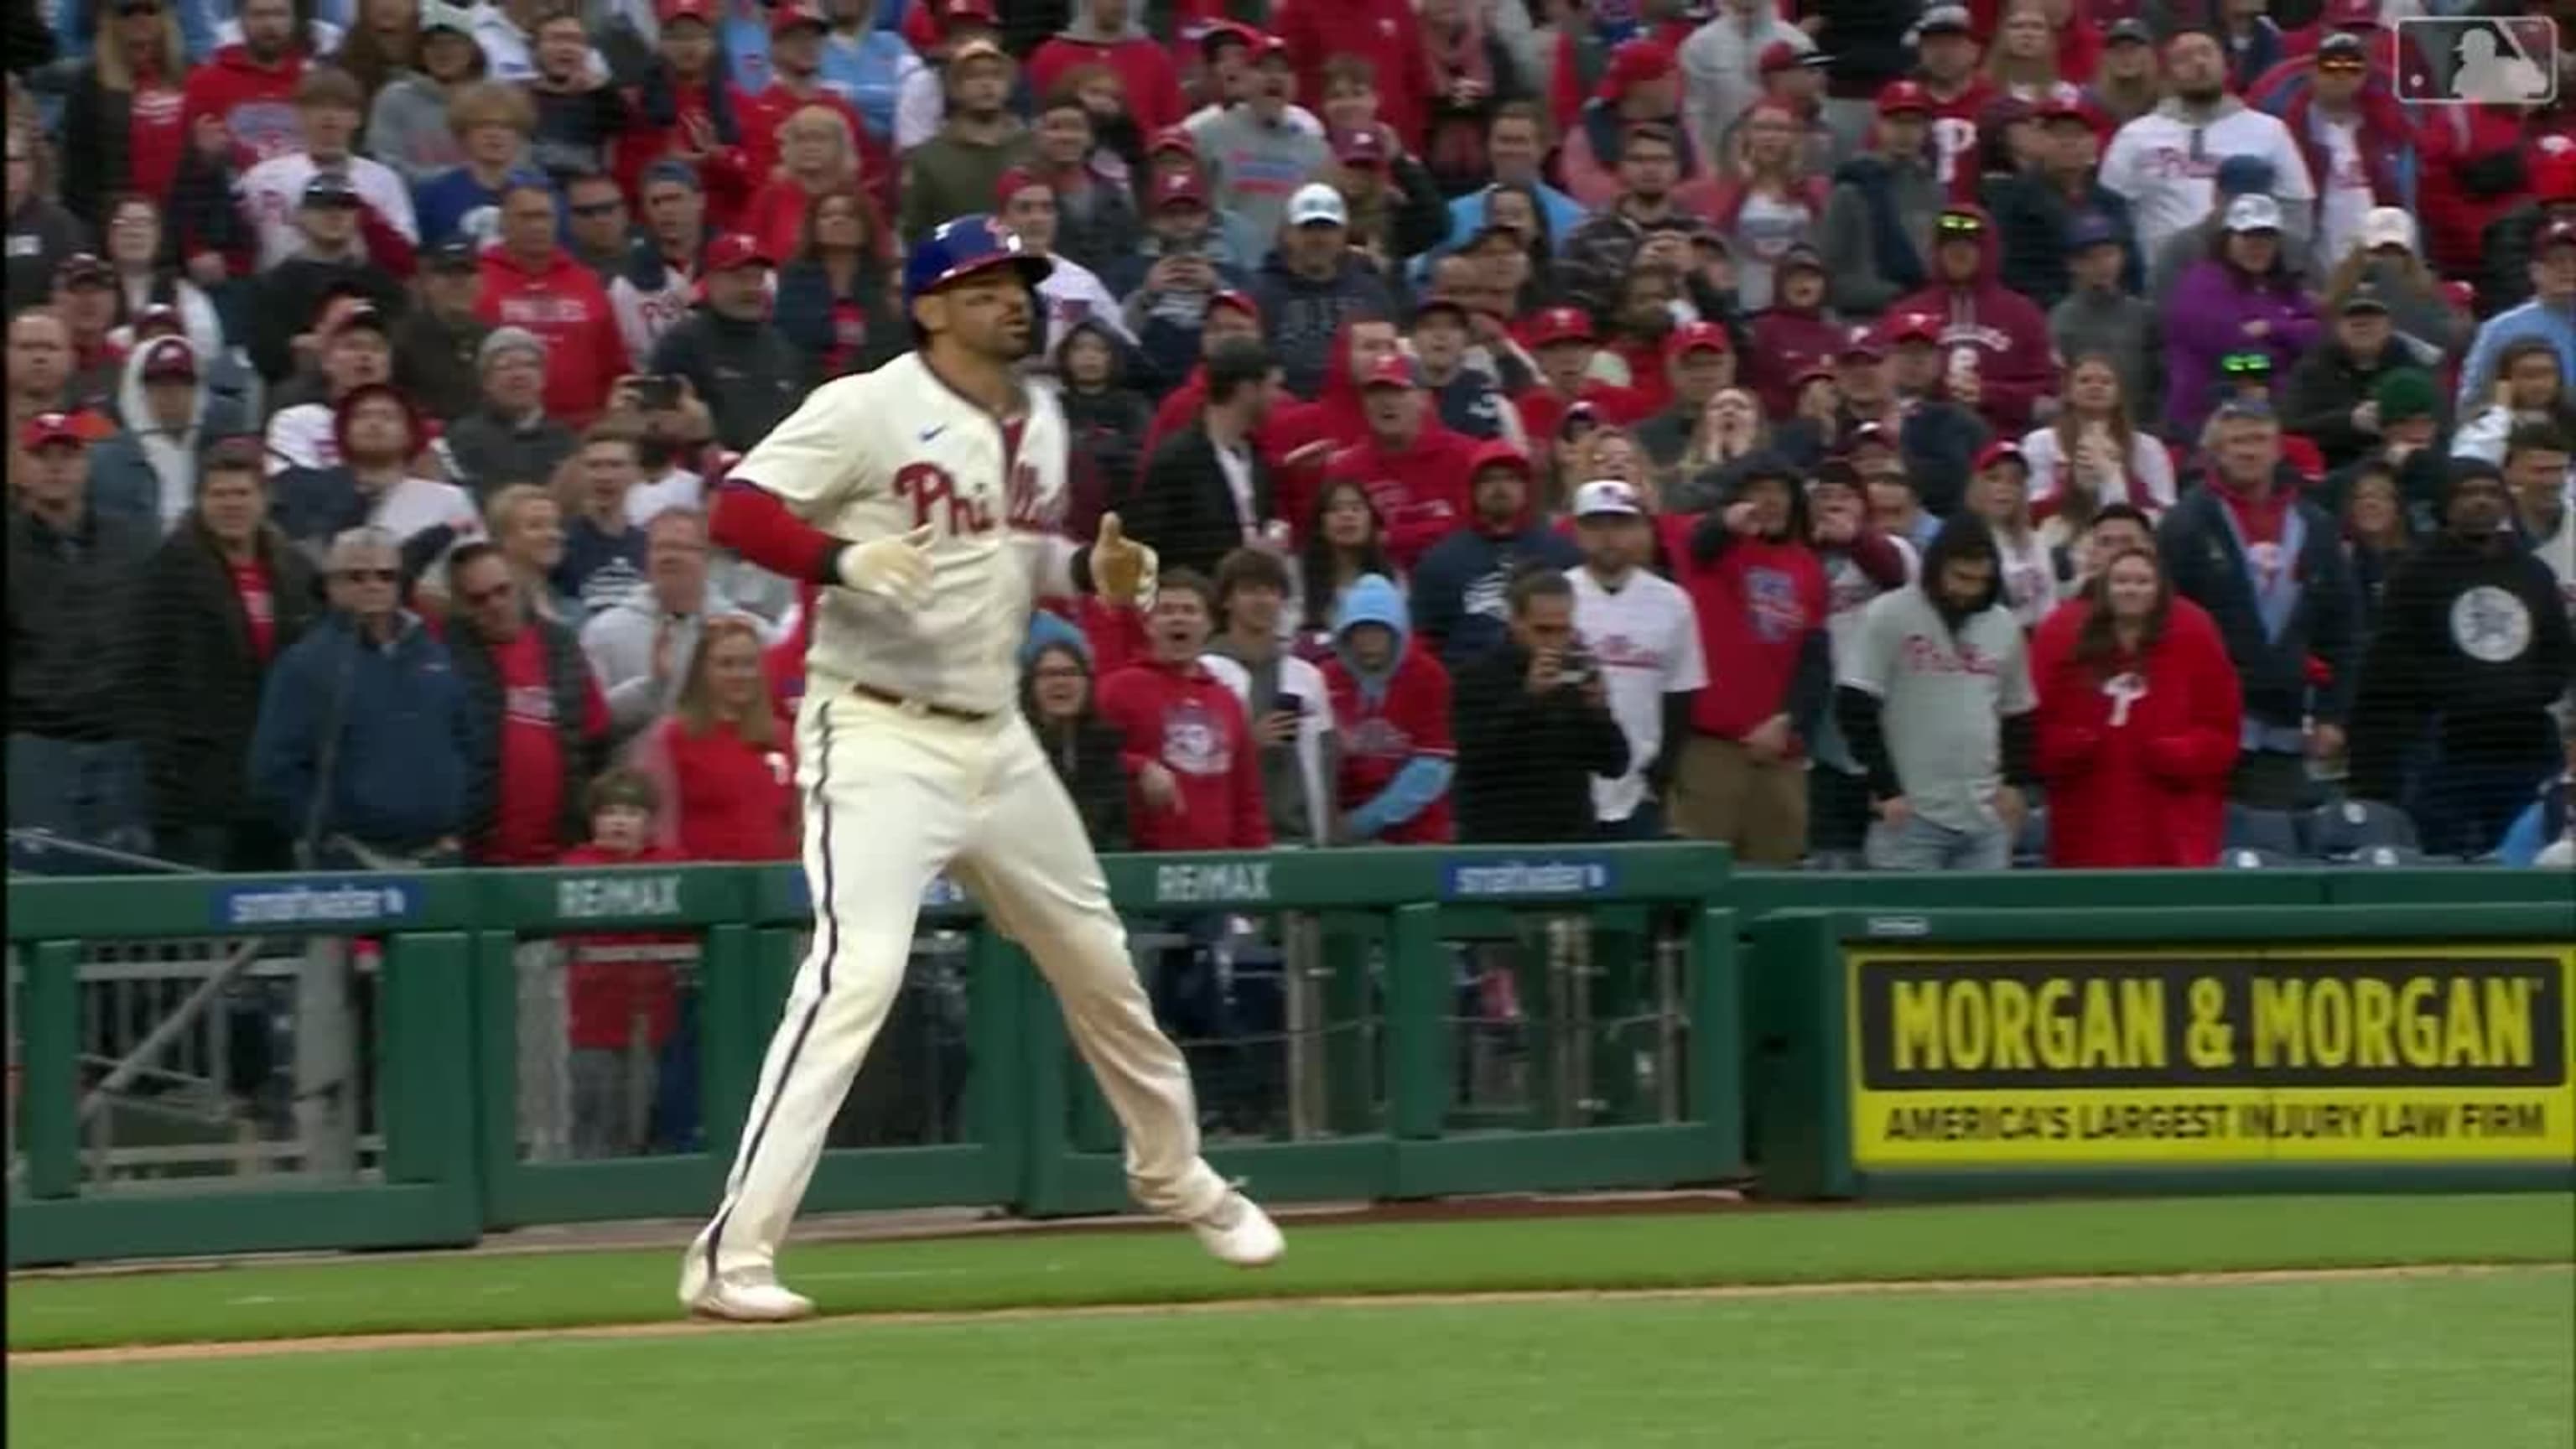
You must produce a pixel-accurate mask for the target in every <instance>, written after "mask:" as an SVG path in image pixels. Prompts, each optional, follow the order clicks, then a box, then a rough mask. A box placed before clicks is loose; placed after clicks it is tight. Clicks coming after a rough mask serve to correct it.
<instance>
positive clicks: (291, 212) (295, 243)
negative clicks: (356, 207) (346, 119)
mask: <svg viewBox="0 0 2576 1449" xmlns="http://www.w3.org/2000/svg"><path fill="white" fill-rule="evenodd" d="M334 169H336V170H338V171H339V172H340V174H341V175H343V176H346V177H348V178H349V185H350V186H352V187H354V188H356V190H357V193H358V199H359V200H361V201H364V202H365V203H366V204H367V205H368V206H370V207H372V208H374V210H375V213H376V215H378V216H380V217H383V218H384V220H385V225H387V226H390V227H392V228H393V229H394V230H396V231H398V232H401V233H402V234H403V239H404V240H406V241H408V242H411V243H412V244H414V245H415V246H416V245H418V244H419V242H420V223H419V221H418V220H416V219H415V218H414V217H413V215H412V209H411V188H410V187H408V186H406V185H404V184H403V179H402V177H401V176H399V175H397V174H395V172H394V169H393V168H392V167H390V166H387V165H386V164H384V163H383V162H381V161H370V160H368V159H367V158H366V157H364V156H351V157H349V158H348V159H347V160H345V161H343V162H341V163H340V165H339V166H338V167H336V168H334ZM321 170H322V168H321V167H319V166H316V165H315V164H314V163H313V158H312V157H311V156H309V155H307V154H305V153H304V152H302V151H288V152H285V153H283V154H281V155H276V156H271V157H269V158H268V159H267V160H265V161H262V162H260V163H259V164H258V165H256V166H253V167H252V168H250V169H249V170H248V171H245V172H243V173H242V175H241V179H240V180H238V181H236V182H234V183H233V192H234V195H235V197H236V198H237V199H238V200H239V201H240V203H241V209H242V213H243V215H245V216H248V217H249V218H250V224H251V227H252V229H253V230H254V231H255V232H256V233H257V234H258V237H259V266H260V270H262V271H266V270H268V269H269V268H271V267H274V266H276V265H277V264H278V263H280V262H283V261H285V260H286V259H287V258H288V257H291V256H293V255H295V253H296V251H297V249H298V248H300V247H302V246H303V245H304V236H303V234H302V233H301V232H298V231H297V230H296V229H295V212H296V208H298V207H300V206H302V205H303V204H304V185H305V183H306V182H308V181H311V180H312V179H313V178H314V177H315V176H317V175H319V174H320V173H321Z"/></svg>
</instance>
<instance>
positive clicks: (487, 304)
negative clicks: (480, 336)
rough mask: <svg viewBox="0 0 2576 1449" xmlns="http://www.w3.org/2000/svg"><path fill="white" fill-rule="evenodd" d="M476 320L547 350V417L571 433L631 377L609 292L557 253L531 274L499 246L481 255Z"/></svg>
mask: <svg viewBox="0 0 2576 1449" xmlns="http://www.w3.org/2000/svg"><path fill="white" fill-rule="evenodd" d="M474 315H475V316H477V317H480V318H482V319H483V320H484V321H486V322H489V323H491V324H492V325H493V326H495V327H524V328H526V329H527V330H528V331H530V332H533V333H535V334H536V335H537V340H538V341H540V342H543V343H544V344H545V345H546V415H547V416H548V417H551V418H553V419H554V420H555V421H557V422H559V423H563V424H565V425H566V426H568V427H572V428H581V427H586V426H588V425H589V423H590V420H591V419H592V418H594V417H596V416H598V414H599V411H600V409H601V408H603V407H605V406H606V405H607V403H608V392H609V389H610V387H611V386H612V385H614V384H615V383H616V381H617V379H618V378H620V377H622V376H624V375H625V374H626V373H627V372H628V371H629V364H628V361H627V357H626V339H625V337H624V336H623V335H622V334H621V333H620V332H619V331H618V330H617V313H616V312H615V311H614V310H613V309H611V308H610V306H609V305H608V290H607V289H606V288H604V287H602V286H600V285H599V275H598V274H597V273H596V272H593V271H592V270H591V269H590V268H588V267H585V266H583V265H582V264H581V263H579V262H577V261H574V260H573V259H572V257H571V255H570V254H569V253H567V252H565V251H564V250H563V249H562V248H560V247H558V248H556V249H555V250H554V251H553V252H552V253H550V254H549V255H548V256H547V258H546V261H545V264H544V265H542V266H539V267H534V268H531V267H526V266H522V265H521V264H520V263H519V262H517V261H515V260H513V259H512V258H511V256H510V254H509V253H508V252H506V251H504V250H503V249H502V248H500V247H493V248H490V249H489V250H487V251H485V252H484V253H483V287H482V290H481V291H480V292H478V293H477V294H476V295H475V298H474Z"/></svg>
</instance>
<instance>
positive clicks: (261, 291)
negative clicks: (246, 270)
mask: <svg viewBox="0 0 2576 1449" xmlns="http://www.w3.org/2000/svg"><path fill="white" fill-rule="evenodd" d="M342 284H346V285H348V286H350V287H353V288H355V289H356V290H357V292H358V293H359V295H361V296H364V297H365V298H366V299H367V300H368V301H370V302H373V303H375V304H376V306H377V308H378V309H379V310H381V311H382V312H383V313H384V314H385V315H386V316H387V317H400V316H401V315H402V312H403V306H404V303H405V302H406V301H407V300H408V299H407V298H406V297H405V295H404V293H403V285H402V283H401V282H399V281H397V280H395V278H394V275H393V274H392V273H391V272H388V271H386V270H385V269H384V268H382V267H379V266H377V265H375V264H374V263H372V262H369V261H368V260H367V259H366V258H365V257H364V256H363V255H361V256H358V257H354V258H351V259H350V260H347V261H323V260H321V259H319V258H316V257H302V256H298V257H288V258H287V259H286V260H285V261H282V262H279V263H278V264H277V265H276V266H275V267H272V268H270V269H269V270H267V271H265V272H262V273H260V274H259V275H258V276H256V277H254V278H252V279H251V298H250V307H249V314H250V315H249V316H248V318H247V319H246V321H247V326H246V327H245V328H244V329H243V330H244V331H245V332H247V333H248V334H249V335H248V336H247V337H246V338H245V339H244V342H245V345H246V346H248V348H249V349H250V360H251V364H252V365H253V366H255V367H257V368H258V369H259V375H260V376H262V377H264V378H266V379H268V380H269V381H270V382H272V383H278V382H284V381H285V380H286V379H288V378H289V377H292V376H294V375H295V338H296V335H297V334H298V333H302V332H309V331H311V330H312V328H313V322H314V319H315V318H316V317H318V316H320V315H321V311H322V296H323V294H324V293H325V292H327V291H329V290H330V289H331V288H332V287H335V286H339V285H342Z"/></svg>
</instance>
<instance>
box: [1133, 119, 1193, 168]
mask: <svg viewBox="0 0 2576 1449" xmlns="http://www.w3.org/2000/svg"><path fill="white" fill-rule="evenodd" d="M1166 151H1177V152H1179V153H1180V154H1182V155H1184V156H1187V157H1189V158H1190V159H1191V160H1194V161H1195V160H1197V159H1198V154H1199V138H1198V137H1196V136H1193V135H1191V134H1190V131H1189V128H1188V127H1187V126H1165V127H1164V128H1162V129H1161V130H1159V131H1156V132H1155V133H1154V134H1153V137H1152V139H1150V140H1148V141H1146V143H1145V155H1146V156H1147V158H1148V159H1150V158H1152V157H1155V156H1160V155H1162V154H1163V153H1164V152H1166Z"/></svg>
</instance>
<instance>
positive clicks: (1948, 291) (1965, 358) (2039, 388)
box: [1894, 206, 2057, 436]
mask: <svg viewBox="0 0 2576 1449" xmlns="http://www.w3.org/2000/svg"><path fill="white" fill-rule="evenodd" d="M1932 235H1933V240H1932V281H1931V283H1930V285H1928V286H1926V287H1924V288H1923V290H1921V291H1919V292H1916V293H1915V294H1914V295H1912V296H1910V297H1905V298H1902V299H1900V300H1899V301H1898V302H1897V303H1896V306H1895V308H1894V310H1895V311H1896V312H1899V313H1917V314H1921V313H1928V314H1930V315H1932V316H1934V317H1937V318H1940V319H1941V336H1940V344H1941V348H1942V350H1943V353H1944V361H1943V369H1942V376H1943V380H1944V386H1945V388H1946V390H1947V391H1948V393H1949V395H1950V398H1951V400H1952V401H1954V402H1957V403H1960V404H1962V405H1963V406H1966V407H1969V408H1972V409H1974V410H1975V411H1976V413H1977V415H1978V416H1979V417H1981V418H1983V419H1984V420H1985V422H1986V424H1987V425H1988V426H1989V427H1992V428H1995V429H1997V430H1998V431H2002V432H2005V433H2008V434H2011V435H2014V436H2018V435H2019V434H2020V433H2021V431H2022V430H2023V429H2025V428H2028V427H2029V426H2030V417H2031V408H2032V407H2033V405H2034V404H2036V403H2037V402H2038V401H2039V400H2040V398H2042V397H2044V396H2046V395H2047V394H2048V391H2049V389H2050V387H2051V386H2052V385H2053V384H2054V383H2055V382H2056V380H2057V371H2056V365H2055V362H2054V360H2053V358H2052V356H2051V353H2050V345H2049V340H2048V318H2047V316H2046V314H2044V313H2042V312H2041V311H2040V310H2039V308H2038V307H2037V306H2035V305H2033V304H2032V302H2031V300H2030V299H2029V298H2028V297H2025V296H2022V295H2021V294H2020V293H2018V292H2015V291H2013V290H2011V289H2010V288H2008V287H2006V286H2005V285H2004V284H2003V283H2002V282H2000V281H1998V280H1996V266H1997V263H1998V261H1999V260H2000V255H2001V248H2000V247H1999V246H1998V245H1997V239H1996V236H1995V227H1994V222H1993V220H1992V219H1991V218H1989V217H1988V216H1987V215H1986V212H1985V209H1984V208H1983V207H1977V206H1948V207H1944V208H1942V210H1941V214H1940V215H1939V216H1936V217H1934V218H1933V221H1932Z"/></svg>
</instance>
